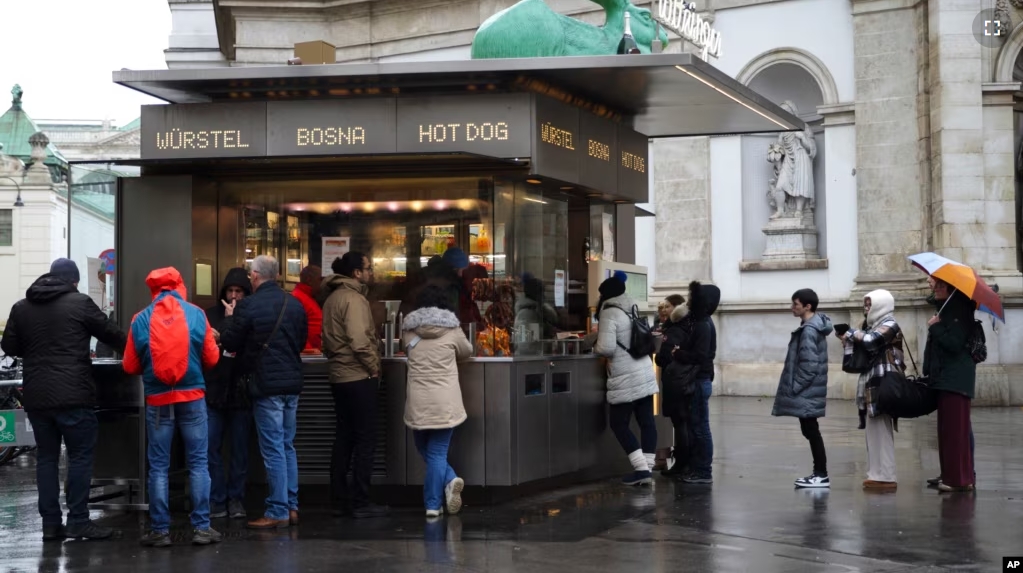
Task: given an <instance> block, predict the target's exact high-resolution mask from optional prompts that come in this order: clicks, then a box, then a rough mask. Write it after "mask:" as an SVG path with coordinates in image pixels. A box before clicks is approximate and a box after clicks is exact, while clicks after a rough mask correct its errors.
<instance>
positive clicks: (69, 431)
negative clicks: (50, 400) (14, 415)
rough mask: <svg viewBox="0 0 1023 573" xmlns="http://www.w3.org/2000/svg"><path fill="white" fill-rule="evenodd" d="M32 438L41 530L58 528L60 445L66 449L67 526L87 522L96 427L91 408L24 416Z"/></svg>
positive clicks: (97, 428) (35, 411) (62, 514)
mask: <svg viewBox="0 0 1023 573" xmlns="http://www.w3.org/2000/svg"><path fill="white" fill-rule="evenodd" d="M27 415H28V421H29V423H31V424H32V431H33V432H35V438H36V447H37V448H38V449H37V450H36V484H37V487H38V489H39V515H40V516H42V518H43V525H44V526H56V525H60V524H61V521H62V520H63V519H64V513H63V512H62V511H61V509H60V468H59V461H60V441H61V439H63V440H64V445H66V446H67V457H68V468H67V490H66V491H65V492H64V497H65V498H66V499H67V507H68V516H67V522H68V525H77V524H81V523H86V522H88V521H89V486H90V485H91V484H92V451H93V448H94V447H95V446H96V436H97V434H98V432H99V423H98V422H97V421H96V414H95V413H94V412H93V411H92V408H67V409H54V410H33V411H31V412H27Z"/></svg>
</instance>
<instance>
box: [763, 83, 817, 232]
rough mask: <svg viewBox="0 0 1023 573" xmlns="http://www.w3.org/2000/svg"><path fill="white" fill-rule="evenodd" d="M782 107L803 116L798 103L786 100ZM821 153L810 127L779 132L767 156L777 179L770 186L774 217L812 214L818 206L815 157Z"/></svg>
mask: <svg viewBox="0 0 1023 573" xmlns="http://www.w3.org/2000/svg"><path fill="white" fill-rule="evenodd" d="M781 107H782V109H784V110H785V111H787V112H789V113H791V114H792V115H794V116H797V117H798V116H799V111H798V110H797V109H796V104H794V103H792V102H791V101H786V102H784V103H782V104H781ZM814 157H817V144H816V142H815V141H814V139H813V132H812V131H810V128H809V127H807V128H806V129H804V130H803V131H786V132H783V133H781V134H779V135H778V141H777V142H776V143H773V144H771V147H769V148H768V150H767V160H768V161H769V162H771V163H773V164H774V179H771V183H770V185H771V187H770V189H769V190H768V193H767V194H768V197H769V203H770V204H771V206H772V207H774V208H775V212H774V214H773V215H771V220H775V219H780V218H782V217H794V218H796V219H801V218H803V216H804V214H808V215H811V217H810V220H812V214H813V208H814V195H813V159H814Z"/></svg>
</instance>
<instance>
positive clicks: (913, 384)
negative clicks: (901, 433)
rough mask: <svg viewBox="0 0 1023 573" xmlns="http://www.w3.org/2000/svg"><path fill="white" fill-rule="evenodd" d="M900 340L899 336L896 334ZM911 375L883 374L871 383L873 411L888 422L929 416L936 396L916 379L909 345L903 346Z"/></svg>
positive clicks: (920, 380) (925, 383)
mask: <svg viewBox="0 0 1023 573" xmlns="http://www.w3.org/2000/svg"><path fill="white" fill-rule="evenodd" d="M899 338H900V339H901V338H902V334H899ZM905 349H906V353H907V354H908V355H909V360H910V362H912V363H913V371H914V372H916V373H917V375H916V376H906V375H905V374H904V373H902V372H898V371H890V372H885V373H884V375H883V376H878V377H875V378H873V379H871V381H870V382H872V383H874V384H873V390H874V391H873V392H872V393H871V394H872V395H873V396H876V401H877V403H876V406H877V411H878V412H880V413H882V414H887V415H889V416H891V417H892V418H896V419H898V418H919V417H921V416H927V415H929V414H932V413H933V412H934V411H935V410H937V409H938V395H937V392H935V391H934V390H932V389H931V388H930V384H929V381H928V379H927V378H926V377H922V376H919V371H917V367H916V360H914V359H913V352H912V351H911V350H909V345H908V344H907V345H905Z"/></svg>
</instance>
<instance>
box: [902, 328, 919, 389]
mask: <svg viewBox="0 0 1023 573" xmlns="http://www.w3.org/2000/svg"><path fill="white" fill-rule="evenodd" d="M897 339H901V340H902V348H903V349H904V350H905V351H906V354H908V355H909V361H910V362H911V363H912V364H913V372H915V373H916V377H917V378H919V377H920V370H919V369H917V367H916V360H915V359H913V351H912V350H910V349H909V347H910V344H909V341H907V340H906V339H905V338H904V337H903V336H902V331H901V330H900V331H899V336H898V338H897Z"/></svg>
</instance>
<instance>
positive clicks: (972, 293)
mask: <svg viewBox="0 0 1023 573" xmlns="http://www.w3.org/2000/svg"><path fill="white" fill-rule="evenodd" d="M909 260H910V261H911V262H912V263H913V266H915V267H916V268H918V269H920V270H922V271H923V272H925V273H927V274H929V275H931V276H932V277H934V278H936V279H941V280H943V281H945V282H946V283H948V284H950V285H952V287H953V288H955V289H957V290H959V291H962V293H963V294H965V295H966V296H968V297H970V298H971V299H973V302H975V303H977V310H980V311H982V312H986V313H988V314H990V315H992V316H994V317H996V318H998V319H999V320H1001V321H1002V322H1005V310H1003V309H1002V300H1001V299H1000V298H998V293H996V292H995V291H994V290H992V289H991V287H989V286H988V285H987V283H985V282H984V279H982V278H980V277H979V276H978V275H977V271H975V270H973V268H971V267H968V266H966V265H964V264H962V263H957V262H956V261H953V260H952V259H946V258H945V257H943V256H941V255H938V254H935V253H920V254H918V255H913V256H911V257H909Z"/></svg>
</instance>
